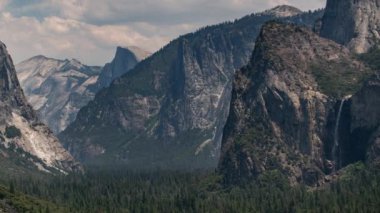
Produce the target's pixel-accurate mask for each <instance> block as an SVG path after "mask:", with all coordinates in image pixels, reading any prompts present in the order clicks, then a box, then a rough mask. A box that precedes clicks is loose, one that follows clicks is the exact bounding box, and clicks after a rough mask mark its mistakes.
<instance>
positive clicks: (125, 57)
mask: <svg viewBox="0 0 380 213" xmlns="http://www.w3.org/2000/svg"><path fill="white" fill-rule="evenodd" d="M149 55H150V53H149V52H147V51H145V50H143V49H140V48H138V47H134V46H132V47H117V49H116V54H115V57H114V59H113V60H112V62H111V63H108V64H106V65H105V66H104V68H103V69H102V71H101V74H100V76H99V79H98V81H97V83H96V87H97V89H98V90H99V89H102V88H104V87H108V86H109V85H110V84H111V82H112V81H113V80H114V79H117V78H119V77H121V76H122V75H124V74H125V73H127V72H128V71H130V70H131V69H133V68H134V67H135V66H136V65H137V64H138V63H139V62H140V61H141V60H144V59H145V58H146V57H148V56H149Z"/></svg>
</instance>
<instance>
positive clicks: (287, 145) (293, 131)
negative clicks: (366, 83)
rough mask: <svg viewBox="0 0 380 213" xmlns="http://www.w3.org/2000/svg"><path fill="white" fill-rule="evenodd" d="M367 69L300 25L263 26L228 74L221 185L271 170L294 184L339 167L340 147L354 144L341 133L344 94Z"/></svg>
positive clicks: (318, 179)
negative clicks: (242, 61) (243, 60)
mask: <svg viewBox="0 0 380 213" xmlns="http://www.w3.org/2000/svg"><path fill="white" fill-rule="evenodd" d="M369 72H370V70H368V68H366V67H365V66H364V64H362V63H361V62H360V61H358V60H357V59H356V58H355V56H354V55H353V54H351V53H350V51H349V50H348V49H347V48H345V47H343V46H341V45H339V44H337V43H335V42H333V41H331V40H328V39H324V38H321V37H319V36H318V35H317V34H315V33H313V32H311V31H310V30H308V29H306V28H302V27H298V26H295V25H290V24H281V23H277V22H272V23H268V24H266V25H265V26H264V27H263V29H262V31H261V33H260V36H259V38H258V40H257V42H256V47H255V50H254V52H253V56H252V58H251V61H250V63H249V64H248V66H246V67H245V68H243V69H241V70H240V71H238V72H237V73H236V75H235V80H234V85H233V90H232V91H233V92H232V101H231V109H230V114H229V118H228V121H227V124H226V127H225V130H224V136H223V142H222V155H221V159H220V164H219V170H220V172H221V173H222V174H223V175H224V177H225V181H226V183H239V182H241V181H244V180H248V181H249V180H251V179H254V178H256V177H257V176H259V175H260V174H263V173H265V172H268V171H273V170H276V171H280V172H281V173H283V174H284V175H286V176H287V177H288V178H289V180H290V182H291V183H293V184H296V183H305V184H307V185H310V186H318V185H319V184H322V183H323V181H324V179H323V177H324V176H325V175H326V174H330V173H332V172H334V171H336V170H338V169H340V168H341V167H342V166H344V164H343V163H341V162H343V161H344V160H345V158H346V157H347V156H348V154H347V153H344V152H343V151H344V150H343V148H342V146H343V145H344V146H346V147H350V148H352V149H353V148H354V147H353V146H351V145H349V144H344V137H343V136H344V134H345V131H346V130H345V129H346V127H345V124H347V123H348V124H349V122H347V117H348V116H349V112H347V109H349V104H350V100H349V98H350V94H353V93H356V91H357V90H359V88H360V86H361V83H362V81H361V80H360V79H363V76H367V75H368V73H369ZM355 79H356V80H355ZM348 111H349V110H348ZM336 129H337V130H336ZM335 130H336V131H335ZM334 143H337V144H336V145H334ZM363 147H364V146H363ZM364 149H366V148H365V147H364ZM357 160H360V159H357Z"/></svg>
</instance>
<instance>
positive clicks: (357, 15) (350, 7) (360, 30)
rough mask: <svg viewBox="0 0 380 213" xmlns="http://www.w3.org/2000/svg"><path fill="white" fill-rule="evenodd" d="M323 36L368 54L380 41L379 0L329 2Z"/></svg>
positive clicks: (330, 0)
mask: <svg viewBox="0 0 380 213" xmlns="http://www.w3.org/2000/svg"><path fill="white" fill-rule="evenodd" d="M322 23H323V24H322V28H321V36H323V37H326V38H329V39H332V40H334V41H336V42H338V43H339V44H342V45H345V46H347V47H348V48H349V49H351V50H352V51H354V52H355V53H364V52H367V51H368V50H369V49H370V48H371V47H373V46H375V45H377V44H378V43H379V40H380V35H379V33H380V1H379V0H327V5H326V9H325V15H324V17H323V20H322Z"/></svg>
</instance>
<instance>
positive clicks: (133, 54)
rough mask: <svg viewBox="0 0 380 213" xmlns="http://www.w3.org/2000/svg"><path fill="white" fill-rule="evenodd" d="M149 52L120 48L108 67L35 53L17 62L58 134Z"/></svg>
mask: <svg viewBox="0 0 380 213" xmlns="http://www.w3.org/2000/svg"><path fill="white" fill-rule="evenodd" d="M147 55H148V53H146V52H144V51H143V50H141V49H139V48H137V47H131V50H129V49H126V48H121V47H118V48H117V51H116V56H115V59H114V60H113V61H112V63H110V64H107V65H106V66H105V67H104V68H101V67H94V66H86V65H83V64H82V63H81V62H79V61H78V60H75V59H71V60H58V59H52V58H47V57H45V56H35V57H33V58H30V59H28V60H26V61H23V62H21V63H19V64H17V65H16V70H17V75H18V77H19V79H20V83H21V86H22V88H23V89H24V92H25V94H26V97H27V99H28V101H29V102H30V103H31V105H32V106H33V108H34V109H35V110H37V112H38V114H39V117H40V118H41V119H42V121H43V122H44V123H46V124H47V125H48V126H49V127H50V128H51V130H52V131H53V132H54V133H55V134H58V133H60V132H61V131H63V130H64V129H65V128H66V127H67V126H68V125H69V124H70V123H72V122H73V121H74V120H75V118H76V115H77V113H78V111H79V110H80V109H81V108H82V107H83V106H85V105H86V104H87V103H88V102H89V101H90V100H92V99H93V98H94V97H95V94H96V93H97V92H98V91H99V90H100V89H102V88H104V87H107V86H109V84H110V83H111V82H112V81H113V80H114V79H115V78H118V77H120V76H121V75H123V74H124V73H126V72H128V71H129V70H130V69H132V68H133V67H134V66H135V65H136V64H137V63H138V62H139V61H140V60H142V59H143V58H144V57H146V56H147Z"/></svg>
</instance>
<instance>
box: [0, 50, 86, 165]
mask: <svg viewBox="0 0 380 213" xmlns="http://www.w3.org/2000/svg"><path fill="white" fill-rule="evenodd" d="M0 97H1V99H0V111H1V113H0V151H1V153H2V156H1V157H2V158H3V157H4V158H8V157H7V156H9V155H7V154H5V153H6V152H9V151H10V152H13V153H16V155H17V156H18V158H23V159H26V160H27V161H29V162H31V163H33V164H34V166H36V168H38V169H40V170H43V171H61V172H69V171H75V170H80V165H79V164H78V163H76V162H75V160H74V159H73V157H72V156H71V155H70V154H69V153H68V152H67V151H66V150H65V149H64V148H63V147H62V145H61V144H60V143H59V141H58V139H57V138H55V136H54V135H53V133H52V132H51V131H50V130H49V128H48V127H46V126H45V125H44V124H42V123H41V122H40V121H39V120H38V118H37V116H36V113H35V112H34V111H33V109H32V107H31V106H30V105H29V104H28V103H27V101H26V99H25V96H24V94H23V91H22V89H21V87H20V84H19V81H18V79H17V76H16V70H15V68H14V65H13V62H12V59H11V57H10V56H9V54H8V52H7V49H6V46H5V45H4V44H3V43H0ZM10 160H13V159H10Z"/></svg>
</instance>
